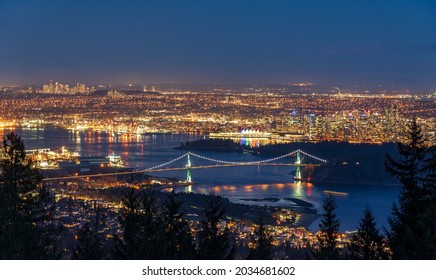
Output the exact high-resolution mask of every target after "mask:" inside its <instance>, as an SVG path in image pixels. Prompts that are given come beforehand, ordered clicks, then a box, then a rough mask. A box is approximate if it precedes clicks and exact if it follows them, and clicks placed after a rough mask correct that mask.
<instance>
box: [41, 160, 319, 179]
mask: <svg viewBox="0 0 436 280" xmlns="http://www.w3.org/2000/svg"><path fill="white" fill-rule="evenodd" d="M235 166H239V167H243V166H303V167H304V166H320V164H294V163H266V164H265V163H261V164H216V165H200V166H191V167H189V169H207V168H221V167H235ZM186 169H188V168H187V167H171V168H161V169H151V170H146V169H143V170H135V171H122V172H112V173H100V174H89V175H78V176H65V177H51V178H44V179H42V180H43V181H56V180H71V179H82V178H94V177H104V176H117V175H130V174H140V173H155V172H165V171H178V170H186Z"/></svg>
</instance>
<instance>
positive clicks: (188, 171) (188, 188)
mask: <svg viewBox="0 0 436 280" xmlns="http://www.w3.org/2000/svg"><path fill="white" fill-rule="evenodd" d="M186 183H192V177H191V155H190V154H189V153H188V158H187V161H186ZM185 192H192V188H191V185H188V186H186V187H185Z"/></svg>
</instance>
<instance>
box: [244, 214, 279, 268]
mask: <svg viewBox="0 0 436 280" xmlns="http://www.w3.org/2000/svg"><path fill="white" fill-rule="evenodd" d="M255 227H256V228H255V230H254V235H253V237H252V240H251V242H252V245H253V247H252V248H251V250H250V254H249V256H248V258H249V259H252V260H271V259H272V258H273V256H272V249H273V245H272V236H271V235H270V234H269V233H268V230H267V228H266V224H265V222H264V216H262V215H260V216H259V217H258V220H257V225H256V226H255Z"/></svg>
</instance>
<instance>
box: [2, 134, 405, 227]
mask: <svg viewBox="0 0 436 280" xmlns="http://www.w3.org/2000/svg"><path fill="white" fill-rule="evenodd" d="M4 132H5V131H2V130H0V135H2V134H3V133H4ZM16 132H17V133H18V134H19V135H20V136H21V137H22V138H23V140H24V141H25V145H26V149H36V148H50V149H52V150H57V149H59V148H60V147H62V146H65V147H66V148H67V149H69V150H71V151H76V152H78V153H79V154H80V155H82V156H89V155H102V156H106V155H108V154H110V153H112V152H115V153H116V154H117V155H120V156H121V157H122V158H123V160H124V162H125V163H126V165H127V166H128V167H137V168H146V167H151V166H155V165H158V164H161V163H163V162H167V161H169V160H172V159H173V158H176V157H178V156H180V155H182V154H184V153H185V151H181V150H176V149H173V147H175V146H178V145H180V143H181V142H185V141H191V140H195V139H199V138H201V137H202V136H201V135H195V134H190V135H188V134H157V135H118V134H110V133H106V132H87V131H85V132H72V131H67V130H64V129H60V128H55V127H51V126H48V127H45V128H44V129H37V130H29V129H17V130H16ZM320 145H322V144H320ZM288 152H290V151H288ZM196 153H197V154H200V155H202V156H206V157H210V158H215V159H219V160H225V161H238V162H241V161H256V160H259V159H260V158H259V157H256V156H253V155H251V154H242V153H219V152H205V151H199V152H196ZM262 159H263V158H262ZM191 160H192V165H209V164H210V163H208V162H206V161H204V160H201V159H197V158H192V159H191ZM290 160H292V159H290V158H285V159H283V160H281V162H283V163H285V162H287V161H290ZM185 164H186V161H185V159H182V160H181V161H178V162H175V163H173V164H171V165H170V166H172V167H181V166H184V165H185ZM291 172H292V169H291V167H289V166H262V167H258V166H243V167H225V168H208V169H193V170H192V171H191V173H192V180H193V181H194V182H195V185H194V186H193V187H192V191H194V192H200V193H209V192H211V191H214V192H215V193H216V194H218V195H222V196H226V197H228V198H229V199H231V200H232V201H235V202H243V201H242V200H240V199H244V203H257V204H265V202H247V201H246V199H259V198H281V200H279V201H278V202H271V203H268V204H271V205H289V204H290V203H292V202H290V201H288V200H282V199H283V198H299V199H303V200H306V201H308V202H311V203H313V204H314V206H315V207H316V208H317V209H318V211H319V212H321V211H320V210H321V209H322V201H323V199H324V198H325V197H326V195H327V194H326V193H325V192H324V191H334V192H340V193H344V194H346V195H343V196H337V197H336V199H337V205H338V208H337V214H338V217H339V218H340V221H341V228H340V229H341V231H345V230H354V229H355V228H356V226H357V225H358V223H359V220H360V218H361V216H362V212H363V210H364V208H365V207H367V206H370V207H371V209H372V211H373V214H374V216H375V217H376V221H377V223H378V225H379V227H382V226H386V225H387V222H386V220H387V217H388V216H389V214H390V211H391V205H392V203H393V202H394V201H395V200H396V199H397V197H398V194H399V186H394V185H370V184H365V183H362V182H359V183H356V184H332V185H329V184H310V183H294V182H293V179H292V175H291V174H290V173H291ZM153 175H155V176H162V177H174V178H179V179H184V178H186V171H171V172H165V173H153ZM317 225H318V221H317V222H315V223H313V224H312V226H311V227H310V228H311V229H316V228H317Z"/></svg>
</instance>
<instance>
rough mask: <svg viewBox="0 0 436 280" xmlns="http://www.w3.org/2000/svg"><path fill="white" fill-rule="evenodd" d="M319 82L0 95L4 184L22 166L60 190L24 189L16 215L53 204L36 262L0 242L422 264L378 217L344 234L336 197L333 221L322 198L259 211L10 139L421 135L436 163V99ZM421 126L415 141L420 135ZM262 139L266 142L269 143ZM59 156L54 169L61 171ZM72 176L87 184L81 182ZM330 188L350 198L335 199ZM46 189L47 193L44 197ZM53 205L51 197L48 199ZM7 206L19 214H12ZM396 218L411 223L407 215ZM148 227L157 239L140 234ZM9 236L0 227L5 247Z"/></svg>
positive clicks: (115, 162) (168, 254)
mask: <svg viewBox="0 0 436 280" xmlns="http://www.w3.org/2000/svg"><path fill="white" fill-rule="evenodd" d="M311 86H312V85H311V84H307V83H301V84H295V85H281V86H270V87H269V86H262V87H260V86H259V87H236V86H234V87H230V86H229V87H223V86H220V87H208V88H202V89H198V90H195V91H193V90H186V89H180V88H177V87H176V86H174V85H170V86H168V85H166V86H162V88H163V89H160V88H159V87H160V86H158V85H157V86H151V87H150V88H149V87H147V86H141V87H138V86H134V85H126V86H114V85H98V86H87V85H85V84H81V83H77V84H75V85H73V86H69V85H66V84H61V83H58V82H54V83H53V82H50V83H49V84H46V85H42V86H41V87H10V86H3V87H0V130H1V131H2V132H3V133H4V134H5V137H6V138H7V137H10V138H9V139H6V141H5V142H4V147H3V150H2V151H3V152H2V154H1V156H2V165H1V166H0V171H1V173H0V179H1V180H2V181H0V183H2V182H3V183H4V184H9V183H11V182H12V183H14V184H15V183H16V181H14V180H15V179H13V178H15V177H14V176H12V177H10V176H9V175H7V174H8V173H7V172H14V171H13V170H21V171H19V172H22V173H20V174H22V175H23V174H24V175H23V176H31V179H30V181H31V182H32V184H34V187H35V189H31V188H30V189H31V190H30V191H29V193H26V195H29V194H30V192H33V193H35V192H36V191H35V190H36V186H37V185H39V184H40V183H41V182H43V181H42V180H45V184H44V185H45V187H46V188H47V190H48V191H49V193H50V194H51V195H52V196H53V197H52V198H53V200H52V201H50V200H44V201H42V200H41V201H39V200H38V199H39V198H38V199H32V201H33V202H29V201H28V200H26V198H25V197H26V196H25V195H24V196H23V194H17V207H18V208H17V209H19V208H20V207H24V208H23V209H27V208H26V207H30V208H29V209H32V210H31V211H46V210H47V209H50V211H49V212H50V213H46V214H47V216H44V217H42V216H37V217H36V216H35V217H33V218H32V219H34V220H31V221H32V222H31V224H33V225H42V226H43V228H44V227H45V228H46V229H47V227H48V228H50V230H48V231H44V232H41V234H42V236H44V238H46V240H45V241H47V242H48V243H46V244H43V245H42V246H40V247H38V250H40V251H37V250H36V249H35V252H33V253H34V255H32V254H30V255H25V254H23V253H22V251H20V250H21V249H20V248H18V247H14V244H6V243H5V244H3V243H4V242H3V241H1V242H3V243H2V244H3V245H4V246H9V247H8V248H9V249H10V250H9V251H8V252H7V254H6V255H2V256H1V257H2V258H64V259H70V258H77V259H80V258H84V259H102V258H109V259H138V258H150V259H156V258H164V259H171V258H176V259H177V258H178V259H191V258H194V259H195V258H200V259H208V258H212V259H224V258H230V259H245V258H251V259H270V258H271V259H306V258H320V259H338V258H355V259H368V258H373V259H387V258H407V257H411V256H407V255H406V256H405V255H402V254H404V252H403V251H401V248H400V249H398V248H397V247H395V246H399V245H398V244H397V243H395V242H401V241H397V240H396V239H395V240H394V239H389V240H388V239H386V238H385V237H384V236H383V234H382V233H379V232H378V230H376V229H375V225H374V222H373V218H374V217H373V216H372V214H371V212H370V210H367V211H366V212H365V216H364V217H363V220H362V223H361V225H360V227H359V228H358V229H357V230H356V231H352V232H343V233H340V232H338V221H337V220H336V219H335V216H334V213H333V212H334V210H335V207H336V206H335V199H334V196H329V197H328V198H327V199H326V201H325V203H324V205H323V209H324V213H317V211H316V210H315V209H314V208H313V205H312V204H311V203H309V202H306V201H304V200H300V199H293V200H292V204H293V205H294V206H293V207H272V206H265V207H261V206H253V205H243V204H235V203H232V202H230V201H229V200H228V199H226V198H221V197H219V196H216V195H204V194H196V193H191V192H189V191H184V192H183V191H178V192H177V194H176V193H174V192H172V190H175V189H176V187H175V186H174V185H176V184H177V185H178V186H184V187H186V189H185V190H188V189H189V185H190V184H191V181H190V179H189V180H188V179H187V180H180V181H176V180H170V179H168V178H166V179H164V178H157V177H152V176H145V177H144V176H133V175H132V176H122V175H116V174H115V175H111V176H107V177H105V178H104V179H98V178H97V179H94V178H89V177H87V176H88V175H89V174H92V172H96V173H104V172H107V173H111V174H113V173H115V172H118V171H126V170H127V171H131V169H129V168H126V167H125V166H123V163H122V161H121V159H120V158H119V157H117V156H116V155H112V157H108V158H104V159H95V158H92V159H91V158H87V159H86V158H85V157H80V155H78V154H77V153H74V151H68V150H67V149H65V148H64V147H62V148H60V150H59V151H50V150H49V149H47V150H38V149H36V150H27V151H24V150H23V151H22V152H23V154H24V155H25V156H24V155H23V156H22V157H21V155H22V154H21V153H20V148H21V146H20V145H21V144H20V143H21V142H20V141H21V140H20V139H19V138H16V137H17V135H14V134H7V132H10V131H13V130H14V128H25V129H38V128H43V127H44V126H47V125H50V126H55V127H60V128H63V129H67V130H70V131H75V132H83V131H104V132H106V133H109V134H114V135H119V134H121V135H123V134H136V135H143V134H150V133H198V134H202V135H209V136H210V137H211V138H213V137H216V138H232V139H233V138H243V137H244V138H256V139H257V138H258V139H261V140H266V141H267V142H268V143H269V144H278V143H294V142H305V143H307V142H309V143H317V142H348V143H354V144H357V143H358V144H362V143H370V144H382V143H396V142H400V143H408V142H410V141H411V139H412V138H413V137H416V138H417V139H415V140H417V141H420V142H419V149H422V151H424V150H425V151H426V152H425V153H427V156H422V157H421V158H420V159H421V160H422V159H425V160H429V161H430V160H433V161H434V151H433V149H434V145H435V143H436V134H435V133H436V115H435V108H436V93H426V94H412V93H410V92H389V91H360V92H343V91H341V90H340V89H339V88H327V89H324V90H320V89H316V90H315V89H314V90H312V89H311ZM411 123H412V126H411ZM413 124H415V127H413ZM418 127H419V129H418ZM414 129H415V130H414ZM411 131H414V132H415V134H413V135H412V134H411ZM14 137H15V138H14ZM254 143H256V146H259V145H260V143H262V141H260V142H254ZM14 145H15V146H14ZM41 148H43V147H41ZM11 149H12V150H14V149H15V150H16V151H18V155H20V156H19V157H18V158H13V156H12V158H11V154H10V153H9V151H11ZM420 151H421V150H420ZM399 153H400V154H401V153H402V151H401V150H400V151H399ZM431 155H433V159H432V158H431ZM80 161H82V163H81V164H83V162H86V161H88V167H89V168H87V169H86V170H85V169H84V168H82V169H80V171H77V172H76V170H77V168H75V169H74V168H72V167H71V166H73V167H74V166H75V165H76V164H79V163H80ZM92 161H94V162H92ZM53 162H55V163H56V164H54V165H50V164H53ZM387 162H388V164H387V165H388V166H390V167H388V168H391V170H390V172H391V175H394V176H395V177H397V178H398V179H399V183H404V182H406V183H405V184H406V186H407V182H408V181H407V180H406V179H404V178H403V177H404V176H405V175H404V174H403V173H401V172H403V171H402V170H401V168H399V167H398V165H396V163H395V159H392V158H387ZM30 163H31V164H32V165H30ZM42 163H44V164H42ZM59 163H66V164H64V165H59ZM14 164H18V165H20V166H21V167H20V168H23V169H13V168H12V169H9V167H8V166H9V165H14ZM68 164H70V166H69V167H68ZM341 164H342V163H341ZM344 164H345V163H344ZM356 164H359V163H356ZM389 164H390V165H389ZM426 164H427V163H426ZM431 164H434V163H430V164H429V165H425V166H427V167H428V166H430V167H428V168H429V169H426V170H425V172H427V173H425V172H424V171H423V172H424V173H425V174H427V176H429V177H428V178H427V177H423V178H422V180H423V181H422V182H421V181H419V182H420V184H421V183H422V184H424V186H425V187H424V189H426V191H428V190H429V189H428V184H430V192H432V191H434V185H433V187H432V186H431V184H433V183H434V178H433V177H431V176H434V165H433V167H431V166H432V165H431ZM23 166H24V167H23ZM35 166H36V167H38V170H40V171H38V172H41V170H43V174H44V176H48V177H47V178H44V179H43V178H42V177H40V175H36V173H33V172H36V171H35V170H37V169H35V168H34V167H35ZM26 168H29V169H26ZM432 168H433V169H432ZM11 170H12V171H11ZM30 170H32V171H30ZM432 172H433V173H432ZM424 173H423V174H424ZM29 174H30V175H29ZM38 174H40V173H38ZM87 174H88V175H87ZM429 174H430V175H429ZM432 174H433V175H432ZM59 176H61V177H60V180H58V179H55V180H50V177H52V178H53V177H59ZM62 176H64V177H62ZM68 176H71V177H68ZM74 176H77V178H73V177H74ZM402 176H403V177H402ZM69 178H70V179H69ZM296 179H298V180H300V179H301V178H300V177H299V178H296ZM10 180H12V181H10ZM404 180H406V181H404ZM432 180H433V181H432ZM299 183H300V182H297V184H299ZM17 184H23V182H21V181H20V182H18V183H17ZM431 188H433V190H431ZM160 190H163V191H160ZM405 193H407V191H406V192H405ZM330 194H331V195H342V194H341V193H337V192H331V193H330ZM8 195H11V194H8ZM39 195H41V196H44V193H42V192H41V193H40V194H39ZM432 195H433V194H432ZM49 196H50V195H49ZM23 197H24V200H22V199H23ZM33 197H38V196H33ZM47 201H50V202H49V203H48V204H44V203H47ZM32 203H35V204H32ZM37 203H40V204H37ZM43 204H44V205H45V206H42V205H43ZM422 205H426V204H424V203H423V204H422ZM32 207H36V208H35V209H33V208H32ZM41 207H42V208H41ZM401 207H403V206H402V205H401ZM5 209H6V208H5ZM223 209H225V212H224V211H223ZM401 210H402V209H400V210H398V209H397V210H396V211H401ZM2 211H3V210H2ZM5 211H6V212H7V211H15V210H11V209H9V208H7V210H5ZM29 211H30V210H29ZM6 212H4V213H6ZM2 213H3V212H2ZM8 213H9V212H8ZM393 215H394V216H395V215H397V216H398V217H399V216H401V214H399V213H394V214H393ZM432 215H433V214H432ZM320 217H321V223H320V225H319V231H318V232H312V231H310V230H309V229H308V227H309V225H310V224H312V223H313V222H314V221H316V220H317V219H318V218H320ZM42 218H47V219H46V220H43V219H42ZM141 219H142V220H141ZM23 223H25V222H23ZM328 223H330V224H328ZM365 227H369V228H370V229H371V230H372V231H373V232H372V233H371V234H373V236H372V238H374V240H373V242H374V245H373V246H372V247H371V248H370V249H371V250H372V251H371V255H365V254H366V253H365V254H364V253H362V251H361V249H362V248H363V247H364V246H365V245H364V244H363V245H362V244H361V243H359V242H363V241H362V238H365V237H364V233H363V231H364V230H367V229H368V228H365ZM396 230H397V229H393V230H392V231H391V232H390V234H394V233H396ZM138 232H146V233H147V234H146V235H144V236H138ZM151 232H152V233H151ZM398 232H401V231H400V230H398ZM2 234H3V233H0V239H2V238H1V237H2ZM5 236H6V235H5ZM27 237H28V238H29V240H32V239H31V238H33V237H35V236H33V235H32V234H30V237H29V236H23V238H27ZM20 240H21V239H20ZM48 240H50V241H48ZM429 240H431V238H430V239H429ZM21 241H22V242H24V241H23V240H21ZM21 241H20V242H21ZM50 242H51V243H50ZM55 243H56V245H53V244H55ZM35 246H36V245H35ZM332 246H333V247H332ZM400 247H401V246H400ZM44 250H46V251H49V254H45V255H44V254H43V253H41V252H43V251H44ZM41 254H42V255H41ZM434 257H435V255H434V249H433V247H430V249H428V250H424V252H423V253H422V254H421V255H416V256H412V258H434Z"/></svg>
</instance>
